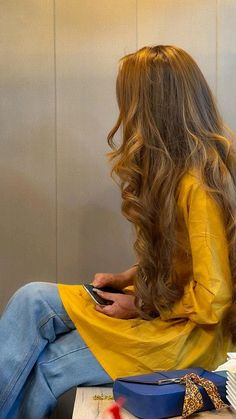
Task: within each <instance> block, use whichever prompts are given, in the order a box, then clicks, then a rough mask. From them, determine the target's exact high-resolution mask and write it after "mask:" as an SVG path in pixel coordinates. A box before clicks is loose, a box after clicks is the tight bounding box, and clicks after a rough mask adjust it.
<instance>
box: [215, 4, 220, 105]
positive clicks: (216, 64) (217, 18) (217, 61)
mask: <svg viewBox="0 0 236 419" xmlns="http://www.w3.org/2000/svg"><path fill="white" fill-rule="evenodd" d="M218 7H219V0H216V31H215V34H216V44H215V45H216V62H215V66H216V80H215V86H216V92H215V96H216V100H217V102H218V75H219V74H218V72H219V60H218V47H219V45H218V36H219V32H218V26H219V11H218Z"/></svg>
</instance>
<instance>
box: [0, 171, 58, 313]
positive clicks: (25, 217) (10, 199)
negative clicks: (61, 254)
mask: <svg viewBox="0 0 236 419" xmlns="http://www.w3.org/2000/svg"><path fill="white" fill-rule="evenodd" d="M50 192H51V191H50V188H49V187H47V186H46V187H45V185H42V182H40V181H39V180H38V179H34V181H33V180H31V179H30V177H29V175H25V173H24V172H23V170H18V171H16V170H14V169H13V168H12V167H11V168H10V169H9V167H8V168H4V167H1V184H0V194H1V217H0V231H1V241H0V261H1V263H0V290H1V293H0V294H1V298H0V305H1V308H2V307H3V306H4V305H5V304H6V302H7V300H8V299H9V297H10V296H11V295H12V294H13V292H14V291H15V290H16V289H17V288H19V287H20V286H21V285H23V284H25V283H26V282H30V281H51V282H55V280H56V278H55V273H56V266H55V220H54V216H55V206H54V197H52V196H51V193H50Z"/></svg>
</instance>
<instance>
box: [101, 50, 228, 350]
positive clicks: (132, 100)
mask: <svg viewBox="0 0 236 419" xmlns="http://www.w3.org/2000/svg"><path fill="white" fill-rule="evenodd" d="M116 94H117V102H118V106H119V117H118V120H117V122H116V124H115V126H114V128H113V129H112V130H111V131H110V132H109V134H108V137H107V140H108V144H109V146H110V147H111V148H112V150H113V151H111V152H109V153H107V156H108V158H109V160H110V161H113V164H112V170H111V175H112V177H113V179H115V180H116V179H117V178H118V184H119V186H120V188H121V196H122V213H123V215H124V216H125V217H126V218H127V219H128V220H129V221H130V222H131V223H133V225H134V227H135V231H136V240H135V243H134V250H135V252H136V255H137V258H138V261H139V269H138V272H137V275H136V278H135V284H134V285H135V295H136V305H137V308H138V310H139V313H140V315H141V316H142V317H143V318H145V319H151V318H153V317H155V316H158V314H159V313H160V312H161V310H162V309H165V308H171V306H172V305H173V303H174V302H175V301H177V300H178V299H179V298H181V296H182V295H183V291H184V285H185V284H184V283H183V282H181V281H178V280H177V278H176V276H175V272H174V269H173V263H172V262H173V258H174V255H175V254H176V250H177V248H178V246H179V243H178V240H177V237H176V223H177V217H176V193H177V188H178V184H179V181H180V179H181V178H182V176H183V175H184V174H185V173H186V172H187V171H189V170H192V169H194V168H196V169H197V171H198V173H199V175H200V176H201V179H202V182H203V183H204V184H205V187H206V190H207V191H208V192H209V193H210V194H211V195H212V197H213V198H214V199H215V201H216V202H217V203H218V204H219V206H220V207H221V208H222V210H223V211H222V212H223V214H224V221H225V228H226V232H227V238H228V243H229V258H230V266H231V272H232V280H233V283H234V284H236V157H235V151H234V148H233V143H232V139H231V137H232V133H231V132H230V131H229V130H228V129H227V128H226V127H225V125H224V123H223V121H222V119H221V117H220V115H219V112H218V110H217V106H216V103H215V101H214V98H213V95H212V93H211V90H210V88H209V86H208V84H207V82H206V80H205V78H204V76H203V74H202V72H201V71H200V69H199V67H198V66H197V64H196V62H195V61H194V60H193V58H192V57H191V56H190V55H189V54H188V53H187V52H185V51H184V50H182V49H180V48H177V47H175V46H169V45H168V46H165V45H158V46H153V47H144V48H141V49H140V50H138V51H137V52H135V53H132V54H128V55H126V56H124V57H123V58H121V59H120V61H119V71H118V76H117V81H116ZM119 128H121V130H122V141H121V142H120V144H119V145H115V142H114V136H115V134H116V132H117V131H118V130H119ZM114 175H116V176H114ZM116 181H117V180H116ZM232 303H233V304H232V307H231V311H230V313H229V314H228V317H229V319H230V328H231V332H232V335H233V339H234V341H235V342H236V305H235V304H234V303H236V298H235V296H234V297H233V301H232Z"/></svg>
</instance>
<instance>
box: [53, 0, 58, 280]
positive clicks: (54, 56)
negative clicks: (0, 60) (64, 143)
mask: <svg viewBox="0 0 236 419" xmlns="http://www.w3.org/2000/svg"><path fill="white" fill-rule="evenodd" d="M53 60H54V152H55V156H54V167H55V172H54V174H55V236H56V237H55V262H56V269H55V275H56V282H58V166H57V164H58V162H57V154H58V153H57V54H56V0H53Z"/></svg>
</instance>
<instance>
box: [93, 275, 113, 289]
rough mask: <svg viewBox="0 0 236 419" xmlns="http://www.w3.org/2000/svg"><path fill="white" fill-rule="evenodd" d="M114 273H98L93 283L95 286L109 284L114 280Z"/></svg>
mask: <svg viewBox="0 0 236 419" xmlns="http://www.w3.org/2000/svg"><path fill="white" fill-rule="evenodd" d="M112 279H113V274H107V273H97V274H95V276H94V280H93V282H92V284H93V285H94V286H95V287H104V286H105V285H109V284H110V283H111V282H112Z"/></svg>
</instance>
